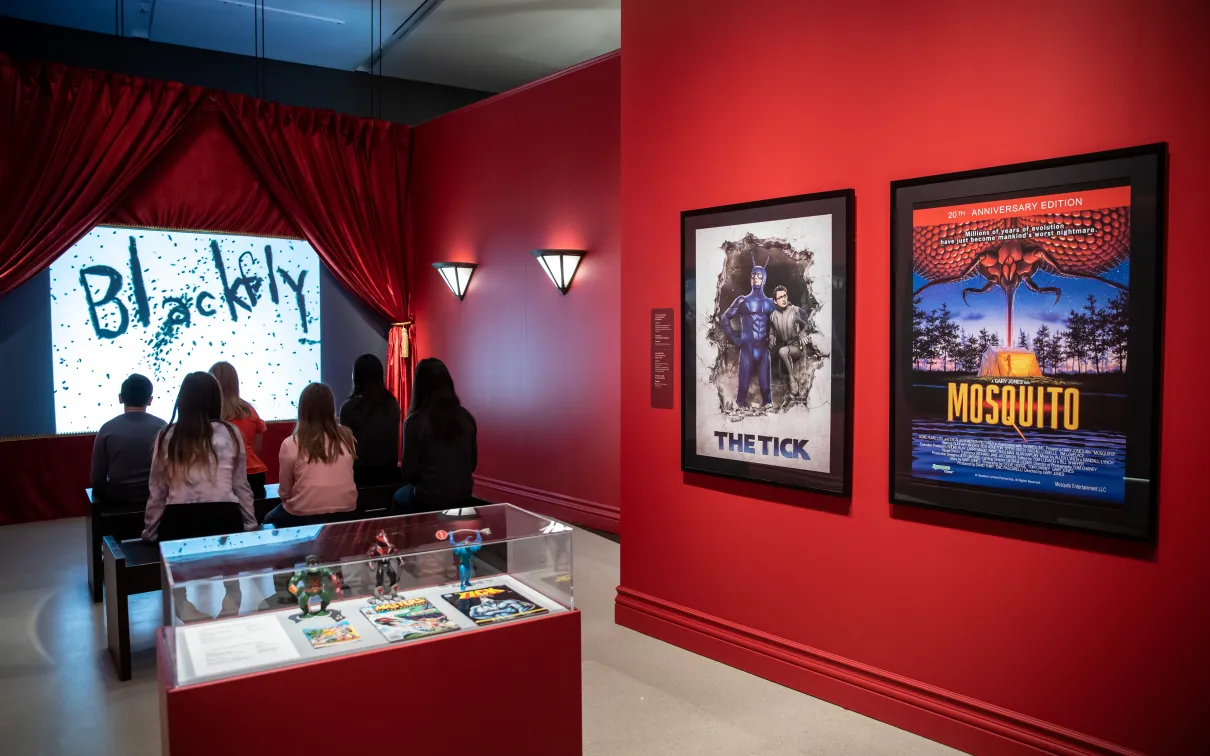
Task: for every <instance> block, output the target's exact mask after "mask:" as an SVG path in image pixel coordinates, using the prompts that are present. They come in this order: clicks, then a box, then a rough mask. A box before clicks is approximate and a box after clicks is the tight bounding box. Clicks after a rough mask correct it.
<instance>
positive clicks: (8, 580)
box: [0, 519, 958, 756]
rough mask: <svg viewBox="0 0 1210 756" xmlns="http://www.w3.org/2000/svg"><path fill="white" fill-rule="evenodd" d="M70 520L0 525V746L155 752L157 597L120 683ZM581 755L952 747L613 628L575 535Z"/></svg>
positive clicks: (592, 556) (116, 755)
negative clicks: (129, 673) (130, 672)
mask: <svg viewBox="0 0 1210 756" xmlns="http://www.w3.org/2000/svg"><path fill="white" fill-rule="evenodd" d="M83 547H84V522H83V520H80V519H75V520H58V521H55V522H48V523H33V524H28V525H13V526H8V527H0V575H2V576H3V579H0V607H2V610H0V753H4V754H13V755H14V756H18V755H19V756H58V755H59V754H63V755H68V754H70V755H71V756H77V754H88V756H109V755H111V754H112V756H153V755H154V754H159V752H160V745H159V711H158V708H157V706H158V704H157V698H156V682H155V656H154V641H153V632H154V630H155V626H156V623H157V622H158V621H159V619H160V603H159V601H160V596H159V593H151V594H145V595H142V596H135V597H133V598H132V599H131V604H130V606H131V623H132V644H133V647H134V649H135V653H134V679H133V680H131V681H130V682H126V683H121V682H118V680H117V678H116V676H115V675H114V672H113V667H112V665H111V664H110V661H109V657H108V656H107V654H106V651H105V618H104V614H103V611H102V609H101V605H99V604H98V605H93V604H92V603H90V602H89V600H88V589H87V585H86V581H85V575H86V570H85V563H84V548H83ZM574 550H575V552H574V553H575V580H576V586H575V588H576V590H575V593H576V605H577V607H578V608H579V609H581V610H582V611H583V620H584V622H583V632H584V637H583V665H584V666H583V674H584V753H585V754H586V756H615V755H616V756H623V755H624V756H655V755H657V754H676V755H677V756H680V755H681V754H694V756H724V755H726V756H791V755H801V754H811V755H813V756H814V755H817V754H852V755H857V754H861V755H863V756H864V755H865V754H871V755H876V754H887V756H892V755H893V756H926V755H928V754H956V753H958V752H957V751H954V750H953V749H950V748H947V747H945V746H942V745H938V744H937V743H933V742H931V741H928V740H925V739H924V738H921V737H919V736H916V735H913V734H911V733H908V732H905V731H903V730H899V729H896V728H894V727H891V726H889V725H885V724H882V723H881V722H876V721H874V720H872V719H868V718H866V717H863V716H861V715H859V714H855V713H853V712H850V711H846V710H844V709H841V708H839V707H837V706H833V705H832V704H829V703H825V702H823V701H820V700H818V699H815V698H811V697H810V696H805V695H803V694H801V693H797V692H795V691H792V690H789V689H787V688H783V687H781V686H779V685H776V684H774V683H771V682H768V681H766V680H762V679H760V678H757V677H753V676H751V675H748V674H745V673H743V672H739V671H737V670H735V669H732V668H730V667H727V666H724V665H722V664H718V663H716V662H713V661H710V660H708V659H705V658H702V657H700V656H696V655H694V654H691V653H688V652H686V651H682V650H681V649H679V648H676V647H674V646H669V645H667V644H665V643H661V642H660V641H656V640H653V639H651V638H648V637H646V636H643V635H640V634H638V633H635V632H632V631H630V630H626V629H624V628H621V627H618V626H617V625H615V624H613V599H614V588H615V586H617V584H618V552H619V547H618V545H617V544H616V543H614V542H612V541H610V540H607V539H605V538H602V537H600V536H597V535H594V534H592V533H589V532H587V531H582V530H577V531H576V533H575V544H574Z"/></svg>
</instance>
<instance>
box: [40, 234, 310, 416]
mask: <svg viewBox="0 0 1210 756" xmlns="http://www.w3.org/2000/svg"><path fill="white" fill-rule="evenodd" d="M50 280H51V283H50V295H51V323H52V328H51V333H52V340H53V354H54V380H55V430H56V432H58V433H76V432H87V431H95V430H96V429H97V428H99V427H100V426H101V424H102V423H104V422H105V421H106V420H108V419H109V418H110V417H112V416H113V415H114V414H115V411H116V410H117V409H118V408H117V406H116V402H117V393H118V388H119V385H120V384H121V381H122V379H123V378H125V377H126V376H127V375H129V374H130V373H142V374H143V375H146V376H147V377H148V378H150V379H151V380H152V382H153V383H154V384H155V397H156V398H155V400H154V405H155V408H156V409H158V412H159V414H161V415H162V416H164V417H165V418H167V417H168V415H169V414H170V413H171V411H172V410H171V407H172V402H173V400H174V399H175V397H176V391H177V389H178V388H179V387H180V385H181V380H182V379H183V378H184V377H185V375H186V374H187V373H190V372H193V371H195V370H207V369H209V367H210V366H211V365H212V364H213V363H215V362H218V361H219V360H227V361H228V362H231V363H232V364H233V365H235V366H236V368H237V369H238V370H239V373H240V388H241V394H242V396H243V398H245V399H246V400H248V401H249V402H251V403H252V404H253V405H254V406H255V407H256V408H257V411H258V412H259V413H260V415H261V416H262V417H263V418H265V419H266V420H272V419H288V418H293V417H294V415H295V402H296V400H297V396H298V393H299V392H300V391H301V390H302V388H303V387H304V386H305V385H307V384H308V383H310V382H313V381H318V380H319V379H320V368H319V365H320V351H319V350H320V338H319V333H320V329H319V318H320V306H319V258H318V256H317V255H316V254H315V250H314V249H312V248H311V245H310V244H307V243H306V242H303V241H294V240H291V239H268V238H263V237H252V236H220V235H215V234H208V233H181V232H175V231H152V230H149V229H130V228H111V227H106V226H98V227H97V228H95V229H93V230H92V231H91V232H90V233H89V234H88V235H87V236H85V237H84V238H83V239H81V240H80V241H79V243H77V244H76V245H75V246H74V247H72V248H71V249H69V250H68V251H67V252H65V253H64V254H63V255H62V256H61V257H60V258H59V259H58V260H56V261H55V262H54V264H52V265H51V267H50Z"/></svg>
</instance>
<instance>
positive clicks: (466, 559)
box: [447, 528, 492, 591]
mask: <svg viewBox="0 0 1210 756" xmlns="http://www.w3.org/2000/svg"><path fill="white" fill-rule="evenodd" d="M466 532H474V534H475V540H473V541H472V540H471V537H470V536H467V537H466V538H464V539H462V540H461V541H459V540H457V539H456V538H455V537H454V534H455V533H466ZM491 534H492V529H491V528H483V529H482V530H475V531H471V530H470V529H465V530H455V531H453V532H451V533H449V534H448V536H447V537H448V538H449V540H450V545H451V546H453V547H454V556H456V557H458V578H459V581H460V585H459V588H460V589H461V590H464V591H465V590H466V589H467V588H469V587H470V585H471V575H472V568H471V560H472V559H473V558H474V556H475V554H477V553H478V552H479V549H480V548H482V544H483V536H485V535H491Z"/></svg>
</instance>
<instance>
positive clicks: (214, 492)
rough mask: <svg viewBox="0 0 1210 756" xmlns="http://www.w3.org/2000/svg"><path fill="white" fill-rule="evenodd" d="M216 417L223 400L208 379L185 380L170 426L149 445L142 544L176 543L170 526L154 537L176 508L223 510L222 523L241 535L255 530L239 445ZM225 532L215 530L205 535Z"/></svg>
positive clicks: (233, 430) (237, 437)
mask: <svg viewBox="0 0 1210 756" xmlns="http://www.w3.org/2000/svg"><path fill="white" fill-rule="evenodd" d="M222 412H223V394H222V390H221V389H220V388H219V385H218V381H216V380H215V379H214V376H212V375H210V374H209V373H202V372H197V373H190V374H189V375H187V376H185V380H184V381H183V382H182V383H181V391H180V393H179V394H177V398H176V407H175V408H174V409H173V411H172V416H173V422H171V423H169V424H168V425H167V426H165V427H164V429H163V430H161V431H160V434H159V435H158V436H157V437H156V440H155V447H154V451H153V453H152V458H151V478H150V480H149V485H148V488H149V489H150V496H149V497H148V499H147V514H146V516H145V517H144V518H143V540H146V541H156V540H159V539H160V538H161V537H163V539H164V540H170V539H173V538H179V537H181V536H180V535H178V534H177V533H175V532H172V531H173V530H174V529H175V528H174V527H171V526H170V527H169V528H167V530H168V531H169V532H163V533H162V532H160V531H161V521H162V520H165V519H168V520H172V519H173V518H172V517H166V514H169V513H168V510H170V509H171V508H172V507H173V505H176V504H201V503H206V504H215V505H216V507H215V509H216V510H218V511H223V510H229V511H227V512H226V514H227V515H228V517H226V518H224V523H225V522H230V521H235V522H240V523H242V525H243V529H244V530H255V529H256V527H257V524H256V513H255V510H254V509H253V508H252V489H251V488H250V487H249V485H248V475H247V472H246V465H247V463H246V461H245V459H244V440H243V439H242V438H241V437H240V432H239V431H238V430H237V429H236V428H235V426H233V425H231V424H230V423H226V422H223V420H222V419H221V417H222ZM203 529H204V528H203ZM227 531H228V529H227V528H226V527H225V526H224V525H223V524H219V525H216V528H215V529H214V530H213V531H212V532H209V533H205V534H206V535H223V534H224V533H225V532H227ZM187 535H189V536H198V535H203V533H198V532H191V533H188V534H187Z"/></svg>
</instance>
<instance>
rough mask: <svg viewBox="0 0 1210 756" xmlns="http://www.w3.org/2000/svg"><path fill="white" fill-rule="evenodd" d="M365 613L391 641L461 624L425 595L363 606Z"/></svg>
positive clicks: (418, 636)
mask: <svg viewBox="0 0 1210 756" xmlns="http://www.w3.org/2000/svg"><path fill="white" fill-rule="evenodd" d="M361 613H362V614H364V615H365V617H366V619H368V620H369V621H370V622H371V623H373V625H374V627H375V628H376V629H377V630H378V632H380V633H382V636H383V637H384V638H386V639H387V641H389V642H391V643H395V642H396V641H408V640H415V639H416V638H428V637H430V636H433V635H440V634H441V633H448V632H452V631H454V630H457V629H458V625H457V624H455V623H454V621H453V620H451V619H450V618H449V617H447V616H445V614H444V613H443V612H442V611H441V610H440V609H438V608H437V607H435V606H433V604H432V603H431V602H430V601H429V600H428V599H426V598H424V597H423V596H417V597H416V598H410V599H400V600H399V601H391V602H388V603H382V604H374V605H371V606H363V607H362V608H361Z"/></svg>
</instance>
